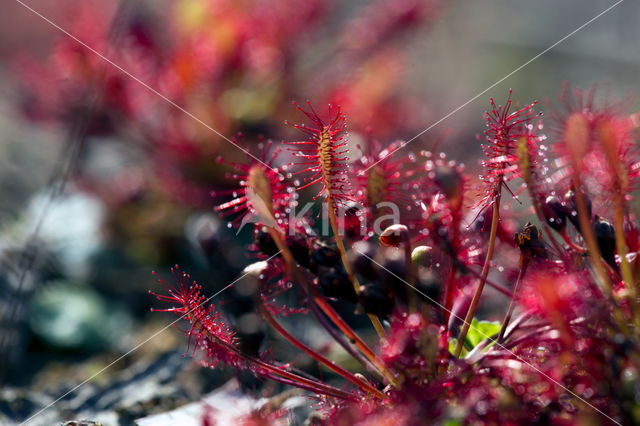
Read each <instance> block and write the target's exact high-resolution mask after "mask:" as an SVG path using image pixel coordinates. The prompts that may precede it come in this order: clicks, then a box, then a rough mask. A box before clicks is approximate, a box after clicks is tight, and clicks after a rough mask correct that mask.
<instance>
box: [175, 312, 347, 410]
mask: <svg viewBox="0 0 640 426" xmlns="http://www.w3.org/2000/svg"><path fill="white" fill-rule="evenodd" d="M178 312H181V311H178V310H176V313H178ZM186 319H187V320H188V321H189V322H190V323H191V324H192V326H191V330H190V331H189V333H188V334H189V335H190V334H191V333H192V331H193V329H196V328H197V329H199V332H200V333H203V334H205V335H207V337H208V338H209V339H211V340H212V341H215V342H216V344H218V345H220V346H224V348H225V349H226V350H227V351H229V352H231V353H233V354H235V355H236V356H237V357H238V358H240V359H242V360H244V361H245V362H247V363H250V364H254V365H256V366H258V367H259V368H260V369H262V370H266V371H268V372H270V373H272V374H275V375H276V376H279V377H282V378H284V379H287V380H288V381H290V382H291V383H290V384H293V385H295V386H298V387H301V388H303V389H307V390H310V391H312V392H315V393H321V394H324V395H330V396H334V397H336V398H342V399H348V400H357V398H356V397H355V396H354V395H352V394H350V393H348V392H345V391H343V390H341V389H338V388H336V387H333V386H330V385H327V384H325V383H321V382H318V381H315V380H311V379H307V378H305V377H302V376H300V375H297V374H294V373H291V372H289V371H286V370H284V369H282V368H278V367H276V366H273V365H271V364H269V363H267V362H264V361H262V360H260V359H258V358H254V357H252V356H249V355H247V354H244V353H243V352H241V351H240V350H239V349H238V348H236V347H235V346H233V345H232V344H229V343H228V342H225V341H224V340H221V339H219V338H218V337H217V336H216V335H215V334H213V333H211V332H210V331H209V330H208V329H207V327H205V326H204V325H203V324H202V322H201V316H199V315H198V316H194V315H193V314H191V312H190V311H187V315H186ZM263 375H264V374H263ZM265 376H267V377H269V378H271V379H275V380H277V379H276V378H274V377H273V376H271V375H269V374H267V375H265Z"/></svg>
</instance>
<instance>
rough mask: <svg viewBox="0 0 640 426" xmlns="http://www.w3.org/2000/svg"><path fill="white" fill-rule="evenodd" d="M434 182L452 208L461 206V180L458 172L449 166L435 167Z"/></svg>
mask: <svg viewBox="0 0 640 426" xmlns="http://www.w3.org/2000/svg"><path fill="white" fill-rule="evenodd" d="M435 181H436V184H437V185H438V186H439V187H440V190H441V191H442V193H443V194H444V195H445V197H447V200H449V203H450V204H451V205H452V207H453V208H456V207H457V206H459V205H460V204H461V202H462V193H463V179H462V175H461V174H460V173H459V171H458V170H456V169H455V168H454V167H451V166H437V167H436V168H435Z"/></svg>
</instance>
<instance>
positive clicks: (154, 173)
mask: <svg viewBox="0 0 640 426" xmlns="http://www.w3.org/2000/svg"><path fill="white" fill-rule="evenodd" d="M1 1H2V3H1V4H2V11H3V17H4V19H3V24H2V25H0V195H1V196H0V262H1V264H2V268H0V360H1V361H0V380H2V383H3V385H2V386H0V389H1V390H0V423H1V422H5V423H7V424H11V423H13V422H18V421H20V420H24V419H26V418H27V417H29V415H31V414H33V413H35V412H37V411H38V410H39V409H40V408H42V407H44V406H46V405H47V404H50V403H51V402H53V401H54V400H55V399H56V398H57V397H58V396H61V395H63V394H65V393H66V392H67V391H69V390H71V389H73V387H74V386H75V385H77V384H79V383H82V382H83V381H84V380H85V379H87V378H88V377H91V376H92V375H93V374H95V373H97V372H99V371H100V370H101V369H102V368H104V367H105V366H107V365H108V364H109V363H111V362H112V361H114V360H116V359H118V358H119V357H121V356H122V355H124V354H126V353H127V352H128V351H130V349H132V348H134V347H136V345H138V344H139V343H140V342H143V341H145V340H146V339H148V338H149V337H150V336H152V335H153V334H154V333H155V332H156V331H158V330H159V329H161V328H162V327H164V326H165V325H167V324H168V323H169V322H170V321H171V320H173V318H170V317H167V316H164V315H162V314H150V313H149V309H150V308H151V307H152V306H154V305H155V302H154V299H153V298H152V297H151V296H150V295H149V294H148V293H147V291H148V290H149V289H154V288H157V287H156V286H157V284H156V280H155V278H154V277H153V275H152V274H151V271H152V270H155V271H157V272H158V274H159V275H160V276H162V277H165V278H167V279H170V278H169V277H170V274H169V272H168V270H169V268H170V267H171V266H172V265H174V264H179V265H180V266H181V267H182V268H183V269H184V270H186V271H189V272H190V273H191V274H192V276H193V277H194V278H195V279H197V280H199V281H201V282H202V283H203V284H205V288H206V291H207V292H208V294H213V293H214V292H215V291H216V290H219V289H221V288H223V287H224V286H225V285H227V284H228V283H230V282H231V281H233V279H234V278H235V277H236V276H237V275H238V274H239V272H240V271H241V270H242V269H243V268H244V267H245V266H246V265H247V264H249V263H251V262H252V258H251V256H250V255H248V253H247V244H249V242H250V237H251V235H250V234H251V233H250V231H247V230H245V231H243V232H242V233H240V234H239V235H235V230H232V229H229V228H228V227H227V223H226V220H225V219H223V218H220V217H218V216H217V215H216V214H214V213H213V211H212V207H213V206H214V205H215V204H218V203H220V202H221V201H224V199H223V198H220V197H219V196H216V195H214V196H212V195H211V191H214V190H215V191H217V192H218V194H219V193H220V191H221V190H224V189H232V188H233V184H232V182H230V180H229V179H227V176H226V174H227V173H228V172H229V169H228V168H226V167H224V166H221V165H220V164H218V163H217V162H216V158H217V157H218V156H223V157H224V158H225V159H226V160H229V161H240V162H242V161H244V157H245V154H244V153H243V152H242V151H240V150H239V149H238V148H236V147H234V146H233V145H232V144H230V143H229V142H228V141H226V140H225V139H223V138H222V137H220V136H219V135H217V134H215V133H214V132H212V131H211V130H210V129H208V128H207V126H210V127H212V128H214V129H215V130H216V131H218V132H220V133H221V134H223V135H225V136H226V137H228V138H236V139H234V140H237V143H238V144H240V145H241V146H243V147H246V148H247V149H249V150H250V151H252V152H259V147H258V143H259V142H260V141H261V140H262V138H271V139H273V140H275V141H279V140H281V139H291V137H292V135H293V134H294V133H293V132H292V129H291V128H290V127H288V126H285V125H284V120H286V119H288V120H291V121H293V122H297V121H300V119H301V117H300V114H299V113H298V112H297V111H296V110H295V108H294V107H292V105H291V101H292V100H297V101H299V102H301V103H302V102H304V101H305V100H307V99H309V100H311V101H313V103H314V104H316V105H324V104H327V103H337V104H340V105H341V106H342V108H343V110H344V112H345V113H346V114H347V116H348V128H349V132H350V136H351V139H352V141H353V144H354V145H355V143H356V142H362V141H365V140H371V139H375V140H378V141H380V142H381V143H382V144H386V143H390V142H393V141H395V140H398V139H403V140H408V139H411V138H413V137H414V136H415V135H416V134H418V133H419V132H421V131H422V130H424V129H425V128H427V127H429V126H430V125H432V124H433V123H434V122H437V121H438V120H440V119H441V118H442V117H444V116H445V115H447V114H448V113H450V112H451V111H452V110H454V109H456V108H458V107H459V106H461V105H463V104H465V103H466V102H467V101H469V100H470V99H471V98H473V97H475V96H476V95H477V94H479V93H480V92H482V91H484V90H485V89H486V88H487V87H489V86H491V85H493V84H494V83H495V82H496V81H498V80H500V79H502V78H503V77H505V76H506V75H508V74H509V73H511V72H512V71H513V70H515V69H516V68H517V67H519V66H521V65H522V64H523V63H525V62H527V61H528V60H530V59H531V58H533V57H535V56H536V55H538V54H539V53H540V52H541V51H543V50H544V49H546V48H547V47H549V46H550V45H552V44H554V43H556V42H557V41H558V40H560V39H561V38H563V37H565V36H566V35H568V34H569V33H571V32H572V31H574V30H575V29H576V28H578V27H580V26H581V25H583V24H584V23H585V22H587V21H588V20H590V19H592V18H593V17H595V16H596V15H598V14H599V13H601V12H602V11H603V10H605V9H606V8H608V7H609V6H611V5H613V4H614V2H613V1H605V0H562V1H557V0H555V1H554V0H539V1H537V2H531V1H525V0H512V1H502V0H500V1H499V0H476V1H473V2H463V1H458V0H453V1H447V2H444V1H439V0H396V1H391V0H386V1H383V0H374V1H369V2H365V1H335V0H270V1H262V0H235V1H231V0H228V1H225V0H171V1H165V2H155V1H150V0H149V1H131V0H119V1H113V2H104V1H98V0H63V1H60V0H58V1H53V0H30V1H27V0H25V1H24V4H25V5H27V6H28V7H32V8H33V9H34V10H35V11H37V12H38V13H39V14H41V15H42V16H38V15H37V14H36V13H34V11H31V10H29V9H28V8H27V7H25V5H23V4H20V2H17V1H15V0H1ZM46 19H49V20H51V22H53V23H55V24H56V25H58V26H59V27H61V28H62V29H64V30H65V31H67V32H69V33H70V34H72V35H73V36H74V37H76V38H77V39H78V40H80V41H81V42H82V43H84V44H86V45H87V46H89V47H91V48H92V49H95V51H97V52H100V53H101V54H102V55H104V56H105V57H107V58H109V60H111V61H113V63H115V64H117V66H118V67H121V68H122V69H124V70H126V72H127V73H129V74H131V75H126V74H125V73H124V72H122V70H121V69H118V68H116V67H114V66H113V65H111V64H109V63H107V62H106V61H105V60H104V59H103V58H100V57H99V56H98V55H96V54H95V53H94V52H91V51H90V50H89V49H87V47H86V46H82V45H81V44H80V43H79V42H78V41H76V40H74V39H72V38H71V37H70V36H68V35H65V34H64V33H63V32H62V31H61V30H60V29H58V28H55V27H54V26H52V25H51V23H48V22H47V21H46ZM639 21H640V4H638V3H637V2H632V1H625V2H622V3H621V4H619V5H618V6H617V7H615V8H613V9H612V10H611V11H609V12H608V13H606V14H604V15H603V16H601V17H600V18H598V19H597V20H595V21H594V22H593V23H592V24H590V25H588V26H587V27H586V28H584V29H582V30H581V31H579V32H577V33H576V34H575V35H573V36H572V37H570V38H569V39H567V40H566V41H564V42H563V43H562V44H560V45H558V46H556V47H555V48H554V49H552V50H551V51H549V52H547V53H546V54H544V55H543V56H541V57H540V58H539V59H537V60H535V61H534V62H532V63H531V64H529V65H528V66H527V67H525V68H524V69H522V70H520V71H519V72H517V73H516V74H514V75H513V76H511V77H509V78H507V79H506V80H505V81H503V82H502V83H500V84H498V85H496V86H495V87H494V88H493V89H491V90H489V91H488V92H487V93H485V94H483V95H482V96H480V97H479V98H478V99H476V100H475V101H473V102H471V103H469V104H468V105H466V106H465V107H464V108H462V109H460V110H459V111H457V112H456V113H455V114H453V115H452V116H451V117H449V118H447V119H446V120H443V121H442V122H441V123H439V124H438V125H437V126H435V127H434V128H433V129H431V130H430V131H429V132H427V133H425V134H424V135H422V136H421V137H419V138H418V139H417V140H415V141H414V142H412V145H411V146H410V147H408V148H406V149H407V150H419V149H437V150H442V151H444V152H446V153H447V154H448V155H449V156H450V157H452V158H455V159H457V160H459V161H461V162H464V163H465V164H466V165H467V169H468V170H469V171H470V172H471V174H472V175H473V174H477V173H476V171H475V170H476V168H477V165H478V160H479V159H480V144H479V143H478V142H477V134H479V133H481V132H482V130H483V126H484V122H483V117H482V113H483V112H484V110H485V109H486V107H487V105H488V102H487V101H488V98H489V97H491V96H495V97H496V98H497V99H498V100H500V99H504V98H505V97H506V94H507V90H508V89H509V88H512V89H513V90H514V98H515V99H516V100H518V101H519V102H521V103H523V104H524V103H529V102H531V101H533V100H538V101H541V102H542V105H543V106H542V107H541V109H542V110H543V111H544V110H545V105H546V102H547V100H551V101H553V100H554V99H556V98H557V95H558V93H559V92H560V90H561V87H562V84H563V82H565V81H568V82H570V83H571V84H572V85H573V86H577V87H582V88H587V89H588V88H590V87H591V86H592V85H593V84H596V83H597V84H602V85H604V86H607V87H608V89H609V90H610V93H611V96H612V97H618V98H623V99H628V100H629V104H630V105H631V108H632V110H634V111H635V110H637V109H638V108H639V107H640V105H639V103H638V100H637V96H636V95H637V93H638V87H639V84H638V83H639V81H638V78H639V75H640V73H639V72H638V71H639V68H638V65H639V62H640V47H639V46H640V43H638V41H639V40H640V27H639V26H638V25H637V23H638V22H639ZM132 76H133V77H135V78H133V77H132ZM141 82H144V83H145V84H147V85H149V86H150V87H152V88H153V89H154V90H157V91H158V92H160V93H161V94H162V95H163V96H165V97H166V98H167V99H170V100H171V101H172V102H175V103H176V104H177V105H179V106H180V107H182V108H184V109H185V110H186V111H188V112H189V113H191V114H192V115H193V116H195V117H197V120H196V119H194V117H193V116H189V115H188V114H186V113H185V112H183V111H181V110H180V109H178V108H176V107H175V105H171V104H170V103H169V102H168V101H167V100H166V99H163V98H162V97H160V96H159V95H158V94H157V93H153V92H152V91H150V90H148V88H145V87H144V85H143V84H141ZM198 120H200V121H201V122H199V121H198ZM203 123H205V124H206V126H205V125H203ZM354 153H355V154H354V155H357V150H354ZM228 298H229V299H231V301H228V302H227V305H226V309H229V310H230V311H232V312H231V316H233V300H232V299H233V295H232V294H231V295H229V296H228ZM292 326H293V325H292ZM296 327H297V331H298V332H299V334H300V335H301V336H303V338H304V339H306V340H309V341H311V340H313V341H314V344H319V343H318V342H320V343H321V341H322V339H323V337H322V335H321V334H318V333H317V332H316V331H315V330H314V329H313V328H311V327H308V326H306V323H305V322H304V321H299V322H298V324H297V325H296ZM248 333H249V334H250V332H248ZM256 344H257V345H258V346H259V345H260V341H258V342H257V343H256ZM186 350H187V349H186V344H185V342H183V339H182V338H181V336H179V335H178V333H176V332H175V331H173V330H168V331H166V332H164V333H162V334H161V335H159V336H157V337H156V338H154V339H151V340H149V341H148V343H146V344H145V345H143V346H141V347H140V348H139V349H138V350H136V351H135V352H134V353H132V354H130V355H128V356H126V357H124V358H123V359H122V360H120V361H119V362H118V363H116V364H114V365H113V366H111V367H109V369H107V370H106V371H104V372H103V373H101V374H100V375H98V376H97V377H95V379H93V380H92V381H91V382H90V383H88V384H87V385H85V386H83V387H81V388H80V389H78V390H77V391H75V392H72V393H70V394H69V395H68V396H66V397H65V398H63V399H62V400H61V401H60V402H59V403H57V404H56V405H55V406H54V407H52V408H51V409H49V410H47V411H45V412H44V413H43V414H41V415H40V416H39V417H38V418H37V419H35V420H34V422H33V424H55V422H59V421H62V420H68V419H71V418H94V419H102V421H104V422H105V423H106V424H130V423H131V422H133V421H134V419H137V418H141V417H144V416H148V415H150V414H153V413H161V412H163V411H167V410H169V409H171V408H174V407H177V406H179V405H181V404H184V403H187V402H190V401H194V400H197V399H198V398H199V397H200V396H201V395H203V394H205V393H207V392H209V391H211V390H213V389H216V388H218V387H219V386H221V385H222V384H223V383H225V381H226V380H227V379H229V378H230V377H233V373H232V372H228V371H227V372H220V371H212V370H205V369H201V368H199V367H198V366H196V365H194V364H193V363H192V362H191V361H189V360H188V359H184V358H183V357H182V354H183V353H184V352H185V351H186ZM275 350H276V351H277V350H278V349H277V348H276V349H275ZM281 350H282V351H285V350H286V349H284V348H283V349H281ZM301 362H304V361H301ZM241 382H242V383H243V386H246V387H249V388H252V389H256V388H258V389H261V388H259V385H257V384H250V383H249V382H250V380H249V379H246V378H242V380H241ZM247 383H249V384H247ZM265 393H266V391H265Z"/></svg>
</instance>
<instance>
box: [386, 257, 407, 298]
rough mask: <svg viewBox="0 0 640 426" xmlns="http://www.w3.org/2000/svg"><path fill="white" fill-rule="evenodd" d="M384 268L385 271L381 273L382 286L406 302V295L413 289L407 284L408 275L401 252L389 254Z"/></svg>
mask: <svg viewBox="0 0 640 426" xmlns="http://www.w3.org/2000/svg"><path fill="white" fill-rule="evenodd" d="M383 266H384V270H383V271H382V272H381V273H380V278H381V282H382V284H384V286H385V287H386V288H387V289H389V290H390V291H392V292H393V293H394V294H397V295H398V296H400V297H401V298H402V299H403V300H406V298H405V295H406V294H407V293H408V291H411V289H410V288H409V287H408V286H407V284H406V283H405V281H406V280H407V276H406V275H407V273H406V263H405V260H404V257H403V256H402V255H401V254H400V252H399V251H392V252H388V253H387V258H386V259H385V260H384V263H383Z"/></svg>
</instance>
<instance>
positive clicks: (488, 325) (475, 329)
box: [464, 318, 500, 348]
mask: <svg viewBox="0 0 640 426" xmlns="http://www.w3.org/2000/svg"><path fill="white" fill-rule="evenodd" d="M499 332H500V323H499V322H498V321H478V320H477V319H475V318H474V319H473V320H472V321H471V327H469V332H468V333H467V337H466V339H465V342H464V343H465V346H467V345H468V346H470V347H471V348H475V347H476V346H477V345H478V343H480V342H482V341H483V340H486V339H488V338H490V337H495V336H496V335H497V334H498V333H499Z"/></svg>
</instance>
